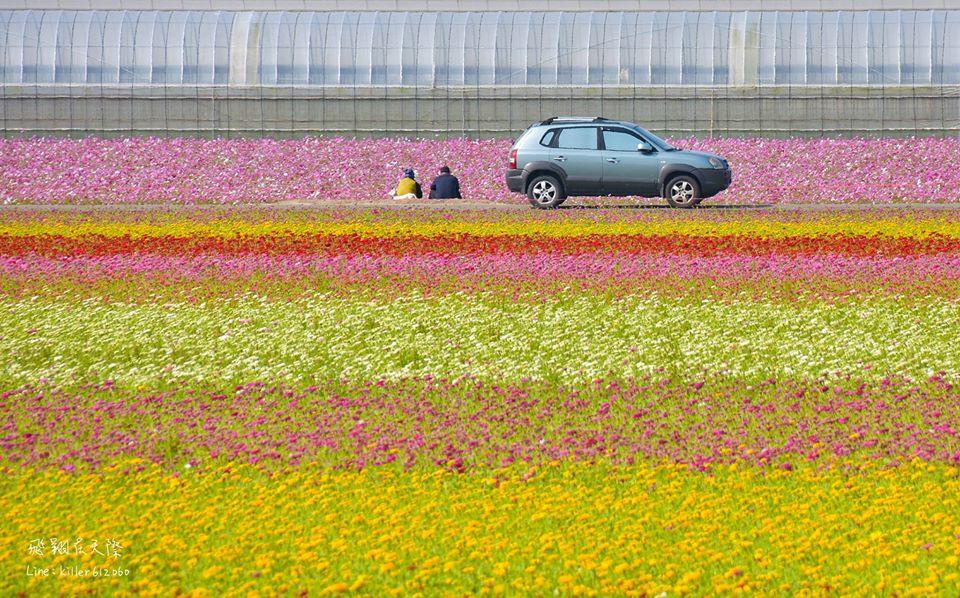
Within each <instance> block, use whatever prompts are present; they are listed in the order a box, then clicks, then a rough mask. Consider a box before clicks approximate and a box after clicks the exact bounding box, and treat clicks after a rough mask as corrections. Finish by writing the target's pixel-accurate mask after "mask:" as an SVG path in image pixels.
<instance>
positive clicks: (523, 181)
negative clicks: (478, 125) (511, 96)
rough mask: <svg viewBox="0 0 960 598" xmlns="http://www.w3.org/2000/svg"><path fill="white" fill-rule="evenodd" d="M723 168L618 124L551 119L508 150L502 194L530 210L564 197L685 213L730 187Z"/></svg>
mask: <svg viewBox="0 0 960 598" xmlns="http://www.w3.org/2000/svg"><path fill="white" fill-rule="evenodd" d="M731 180H732V174H731V172H730V165H729V164H728V163H727V161H726V160H724V159H723V158H721V157H720V156H717V155H714V154H707V153H704V152H692V151H686V150H681V149H679V148H675V147H673V146H671V145H670V144H669V143H667V142H666V141H664V140H663V139H660V138H659V137H657V136H656V135H654V134H653V133H651V132H650V131H647V130H646V129H644V128H643V127H640V126H637V125H635V124H633V123H629V122H625V121H621V120H608V119H606V118H602V117H599V116H598V117H596V118H559V117H553V118H548V119H547V120H545V121H543V122H541V123H537V124H534V125H531V126H530V127H529V128H527V130H526V131H524V132H523V134H522V135H520V137H518V138H517V141H516V142H515V143H514V144H513V147H512V148H511V149H510V164H509V168H508V169H507V187H509V188H510V190H511V191H514V192H516V193H525V194H526V195H527V197H528V198H530V203H531V204H533V206H534V207H536V208H555V207H557V206H559V205H560V204H562V203H563V200H564V199H566V198H567V197H568V196H571V195H615V196H626V195H640V196H643V197H664V198H666V200H667V203H669V204H670V205H671V206H673V207H675V208H692V207H694V206H696V205H697V204H698V203H700V201H701V200H703V199H704V198H707V197H710V196H713V195H716V194H717V193H720V192H721V191H723V190H724V189H726V188H727V187H729V186H730V181H731Z"/></svg>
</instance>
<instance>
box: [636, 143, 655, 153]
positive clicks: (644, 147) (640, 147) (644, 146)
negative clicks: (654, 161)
mask: <svg viewBox="0 0 960 598" xmlns="http://www.w3.org/2000/svg"><path fill="white" fill-rule="evenodd" d="M637 151H638V152H643V153H644V154H649V153H650V152H652V151H653V146H652V145H650V144H649V143H647V142H646V141H641V142H640V143H638V144H637Z"/></svg>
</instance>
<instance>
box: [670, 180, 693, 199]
mask: <svg viewBox="0 0 960 598" xmlns="http://www.w3.org/2000/svg"><path fill="white" fill-rule="evenodd" d="M670 199H672V200H673V201H675V202H677V203H678V204H688V203H690V202H691V201H693V185H691V184H690V181H677V182H676V183H674V184H673V185H671V186H670Z"/></svg>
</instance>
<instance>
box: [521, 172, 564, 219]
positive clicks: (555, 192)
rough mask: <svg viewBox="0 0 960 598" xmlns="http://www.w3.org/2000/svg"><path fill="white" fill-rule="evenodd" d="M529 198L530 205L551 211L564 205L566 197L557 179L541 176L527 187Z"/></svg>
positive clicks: (547, 175) (545, 175)
mask: <svg viewBox="0 0 960 598" xmlns="http://www.w3.org/2000/svg"><path fill="white" fill-rule="evenodd" d="M527 197H528V198H529V199H530V205H532V206H533V207H535V208H539V209H541V210H550V209H553V208H556V207H557V206H559V205H560V204H562V203H563V200H564V199H566V196H565V195H564V194H563V186H562V185H561V184H560V181H558V180H557V177H554V176H550V175H549V174H541V175H540V176H537V177H535V178H534V179H533V180H532V181H530V184H529V185H527Z"/></svg>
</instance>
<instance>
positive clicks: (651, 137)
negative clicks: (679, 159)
mask: <svg viewBox="0 0 960 598" xmlns="http://www.w3.org/2000/svg"><path fill="white" fill-rule="evenodd" d="M637 130H638V131H640V133H642V134H643V136H644V137H646V138H647V139H648V140H650V142H651V143H653V144H654V145H655V146H657V148H658V149H661V150H663V151H665V152H675V151H677V150H678V149H679V148H676V147H673V146H672V145H670V144H669V143H667V142H666V141H664V140H663V139H661V138H659V137H657V136H656V135H654V134H653V133H651V132H650V131H648V130H646V129H644V128H643V127H637Z"/></svg>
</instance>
